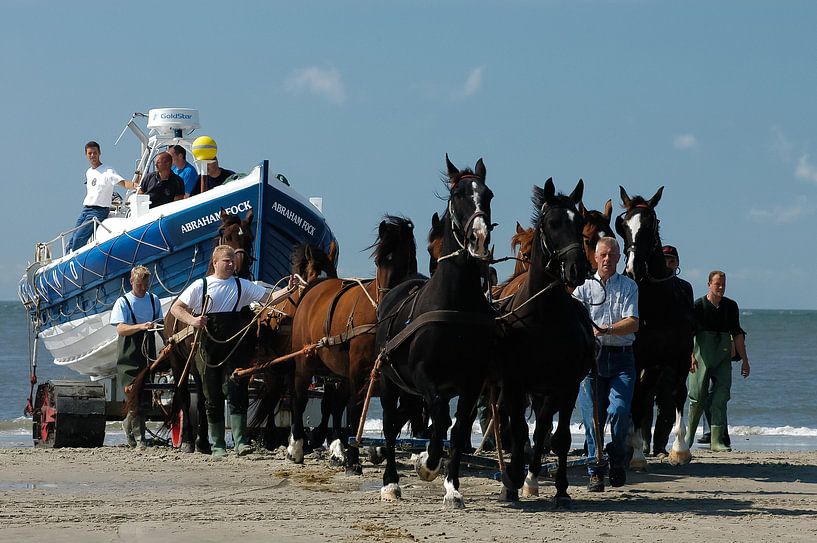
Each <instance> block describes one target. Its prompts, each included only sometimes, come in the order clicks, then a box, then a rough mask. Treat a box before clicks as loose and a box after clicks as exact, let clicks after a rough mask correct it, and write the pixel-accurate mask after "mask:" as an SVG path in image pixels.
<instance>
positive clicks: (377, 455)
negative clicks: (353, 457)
mask: <svg viewBox="0 0 817 543" xmlns="http://www.w3.org/2000/svg"><path fill="white" fill-rule="evenodd" d="M384 449H385V447H375V446H374V445H372V446H371V447H369V449H368V453H369V462H371V463H372V464H374V465H375V466H377V465H378V464H382V463H383V460H385V459H386V454H385V450H384Z"/></svg>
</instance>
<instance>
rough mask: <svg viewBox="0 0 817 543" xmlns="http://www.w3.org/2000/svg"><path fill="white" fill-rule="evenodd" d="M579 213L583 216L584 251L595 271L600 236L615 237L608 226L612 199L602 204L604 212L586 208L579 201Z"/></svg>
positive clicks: (611, 214) (611, 210)
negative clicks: (597, 244)
mask: <svg viewBox="0 0 817 543" xmlns="http://www.w3.org/2000/svg"><path fill="white" fill-rule="evenodd" d="M579 213H581V214H582V217H584V229H583V230H582V236H583V237H584V253H585V255H586V256H587V261H588V262H590V266H591V267H592V268H593V271H596V243H598V241H599V240H600V239H601V238H606V237H615V235H614V234H613V229H612V228H610V218H611V217H612V216H613V201H612V200H607V202H606V203H605V204H604V212H601V211H596V210H595V209H587V208H586V207H584V204H583V203H581V202H579Z"/></svg>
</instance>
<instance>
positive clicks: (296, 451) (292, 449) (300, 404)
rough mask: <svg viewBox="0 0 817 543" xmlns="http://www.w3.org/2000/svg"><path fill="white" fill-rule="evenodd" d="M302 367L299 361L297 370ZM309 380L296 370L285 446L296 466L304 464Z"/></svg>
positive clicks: (308, 376)
mask: <svg viewBox="0 0 817 543" xmlns="http://www.w3.org/2000/svg"><path fill="white" fill-rule="evenodd" d="M303 366H304V365H302V364H301V363H300V360H299V362H298V369H302V368H303ZM311 378H312V377H311V375H308V372H306V371H297V370H296V372H295V384H294V386H293V390H292V394H293V398H292V427H291V433H290V436H289V444H288V446H287V458H288V459H289V460H291V461H293V462H295V463H296V464H303V463H304V441H305V439H306V432H305V431H304V411H305V410H306V402H307V401H308V400H309V394H308V389H309V381H310V380H311Z"/></svg>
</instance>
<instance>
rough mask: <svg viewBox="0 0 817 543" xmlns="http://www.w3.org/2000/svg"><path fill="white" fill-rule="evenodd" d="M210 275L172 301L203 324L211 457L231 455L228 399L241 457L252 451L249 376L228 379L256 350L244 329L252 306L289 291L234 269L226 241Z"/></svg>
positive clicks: (201, 363)
mask: <svg viewBox="0 0 817 543" xmlns="http://www.w3.org/2000/svg"><path fill="white" fill-rule="evenodd" d="M212 264H213V269H214V270H215V271H214V272H213V274H212V275H208V276H207V277H205V278H204V279H198V280H196V281H194V282H193V283H191V284H190V285H189V286H188V287H187V288H186V289H185V290H184V292H182V293H181V294H180V295H179V298H178V299H177V300H176V302H175V303H174V304H173V307H172V308H171V312H172V313H173V315H174V316H175V317H176V318H177V319H178V320H180V321H181V322H184V323H185V324H189V325H190V326H193V327H195V328H202V329H203V330H202V332H201V336H200V341H201V346H200V348H199V352H198V354H197V355H196V357H195V361H196V368H197V369H198V370H199V373H200V374H201V376H202V382H203V388H204V390H203V392H204V400H205V408H206V412H207V421H208V430H209V433H210V441H212V443H213V453H212V454H213V457H216V458H220V457H222V456H224V455H226V454H227V445H226V443H225V440H224V427H225V421H224V398H225V396H226V398H227V405H228V406H229V408H230V424H231V429H232V433H233V441H234V442H235V452H236V454H238V455H239V456H243V455H245V454H249V453H251V452H252V447H251V446H250V444H249V439H248V438H247V435H246V434H247V407H248V405H249V397H248V392H247V380H246V379H241V380H239V381H238V382H237V381H235V380H233V379H230V375H231V374H232V373H233V371H234V370H236V369H239V368H244V367H247V365H248V364H249V362H250V357H251V356H252V352H253V346H254V345H253V342H254V341H255V331H254V330H249V331H248V332H247V333H246V334H244V335H243V339H242V331H243V330H244V329H245V327H246V326H247V325H248V324H249V323H250V322H251V320H252V312H251V311H250V310H249V307H248V306H249V304H250V303H252V302H262V303H264V304H266V303H268V302H272V303H275V298H276V297H282V296H286V295H287V294H288V291H287V290H282V291H279V292H274V291H273V290H272V289H267V288H265V287H262V286H260V285H256V284H255V283H252V282H250V281H247V280H246V279H240V278H238V277H236V276H235V275H234V273H235V251H234V250H233V248H232V247H229V246H227V245H219V246H218V247H216V248H215V249H214V250H213V258H212Z"/></svg>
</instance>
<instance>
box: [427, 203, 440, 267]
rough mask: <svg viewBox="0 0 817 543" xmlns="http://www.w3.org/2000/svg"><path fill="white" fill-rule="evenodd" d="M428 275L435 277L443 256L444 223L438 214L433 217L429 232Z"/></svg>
mask: <svg viewBox="0 0 817 543" xmlns="http://www.w3.org/2000/svg"><path fill="white" fill-rule="evenodd" d="M427 249H428V257H429V259H428V275H434V271H435V270H436V269H437V259H439V258H440V257H441V256H443V221H442V219H441V218H440V216H439V214H437V213H436V212H435V213H434V215H432V216H431V230H429V231H428V245H427Z"/></svg>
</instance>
